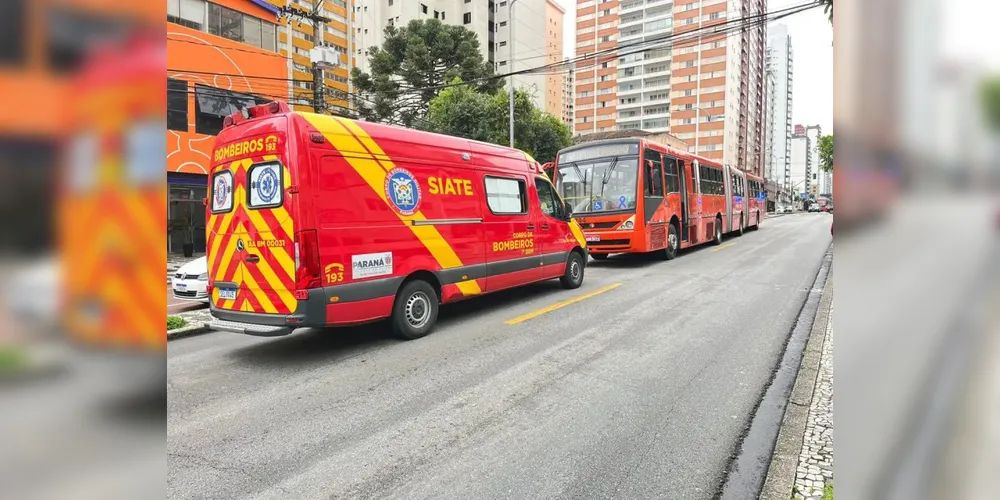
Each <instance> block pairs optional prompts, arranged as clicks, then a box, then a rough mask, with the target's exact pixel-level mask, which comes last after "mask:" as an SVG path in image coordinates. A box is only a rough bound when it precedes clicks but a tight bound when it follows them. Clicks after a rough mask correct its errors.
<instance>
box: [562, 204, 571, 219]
mask: <svg viewBox="0 0 1000 500" xmlns="http://www.w3.org/2000/svg"><path fill="white" fill-rule="evenodd" d="M563 214H564V215H565V216H566V220H569V219H571V218H573V207H572V206H570V204H569V202H568V201H564V202H563Z"/></svg>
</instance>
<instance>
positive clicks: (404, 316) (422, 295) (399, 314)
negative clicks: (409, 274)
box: [389, 279, 439, 340]
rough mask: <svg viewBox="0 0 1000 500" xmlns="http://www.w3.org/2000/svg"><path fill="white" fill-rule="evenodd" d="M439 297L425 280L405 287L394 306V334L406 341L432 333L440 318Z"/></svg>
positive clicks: (391, 320) (416, 281) (410, 283)
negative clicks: (438, 317)
mask: <svg viewBox="0 0 1000 500" xmlns="http://www.w3.org/2000/svg"><path fill="white" fill-rule="evenodd" d="M438 306H439V304H438V295H437V292H435V291H434V287H432V286H431V285H430V283H427V282H426V281H424V280H419V279H418V280H413V281H410V282H407V283H405V284H404V285H403V288H401V289H400V290H399V293H398V294H396V301H395V302H394V303H393V305H392V316H391V317H390V318H389V321H390V323H391V324H392V332H393V333H394V334H396V335H397V336H399V337H401V338H403V339H406V340H414V339H419V338H420V337H423V336H425V335H427V334H428V333H430V332H431V330H432V329H433V328H434V324H435V323H436V322H437V316H438Z"/></svg>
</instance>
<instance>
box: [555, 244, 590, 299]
mask: <svg viewBox="0 0 1000 500" xmlns="http://www.w3.org/2000/svg"><path fill="white" fill-rule="evenodd" d="M584 269H586V266H585V265H584V263H583V257H580V252H576V251H573V252H570V253H569V259H567V260H566V271H565V272H564V273H563V275H562V278H559V283H560V284H562V287H563V288H565V289H567V290H576V289H577V288H580V285H583V271H584Z"/></svg>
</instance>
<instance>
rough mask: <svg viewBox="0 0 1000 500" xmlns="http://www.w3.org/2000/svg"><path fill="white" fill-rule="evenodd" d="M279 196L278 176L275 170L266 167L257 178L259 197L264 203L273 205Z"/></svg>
mask: <svg viewBox="0 0 1000 500" xmlns="http://www.w3.org/2000/svg"><path fill="white" fill-rule="evenodd" d="M277 194H278V174H277V173H276V172H275V171H274V169H273V168H267V167H265V168H264V170H263V171H262V172H261V173H260V177H258V178H257V196H258V197H260V201H262V202H264V203H271V201H273V200H274V197H275V195H277Z"/></svg>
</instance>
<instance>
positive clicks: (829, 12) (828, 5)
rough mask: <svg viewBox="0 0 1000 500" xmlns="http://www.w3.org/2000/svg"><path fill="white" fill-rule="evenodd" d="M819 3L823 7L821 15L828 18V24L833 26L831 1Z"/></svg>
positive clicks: (824, 0)
mask: <svg viewBox="0 0 1000 500" xmlns="http://www.w3.org/2000/svg"><path fill="white" fill-rule="evenodd" d="M819 3H820V5H822V6H823V13H824V14H826V15H827V17H829V18H830V24H833V0H819Z"/></svg>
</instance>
